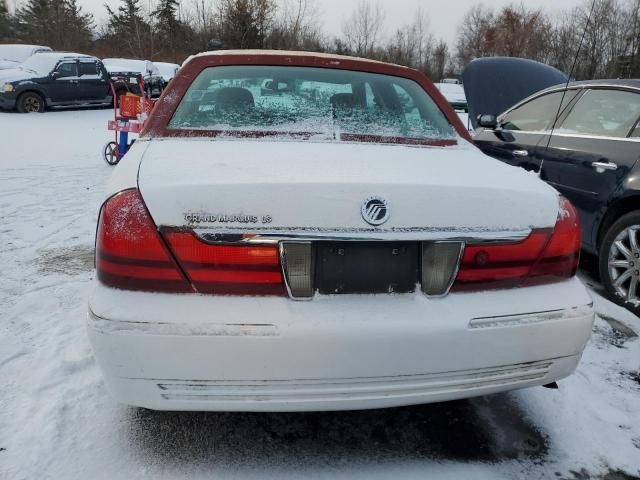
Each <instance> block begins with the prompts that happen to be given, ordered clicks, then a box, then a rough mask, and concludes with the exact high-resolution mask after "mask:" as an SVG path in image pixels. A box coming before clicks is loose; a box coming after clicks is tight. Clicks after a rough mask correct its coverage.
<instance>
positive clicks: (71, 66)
mask: <svg viewBox="0 0 640 480" xmlns="http://www.w3.org/2000/svg"><path fill="white" fill-rule="evenodd" d="M56 72H58V74H59V76H58V78H68V77H77V76H78V64H77V63H76V62H64V63H60V64H59V65H58V66H57V67H56Z"/></svg>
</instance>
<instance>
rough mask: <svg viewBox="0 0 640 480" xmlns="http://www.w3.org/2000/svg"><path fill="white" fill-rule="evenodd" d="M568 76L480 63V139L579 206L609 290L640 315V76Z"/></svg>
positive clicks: (531, 65) (474, 98)
mask: <svg viewBox="0 0 640 480" xmlns="http://www.w3.org/2000/svg"><path fill="white" fill-rule="evenodd" d="M567 80H568V79H567V77H566V76H565V75H564V74H563V73H561V72H559V71H558V70H556V69H553V68H551V67H548V66H546V65H542V64H539V63H536V62H531V61H529V60H523V59H507V58H488V59H481V60H476V61H474V62H472V63H471V64H470V65H469V66H468V67H467V69H466V71H465V74H464V85H465V89H466V93H467V99H468V102H469V110H470V117H471V119H472V122H473V123H474V127H476V132H475V136H474V139H475V142H476V145H477V146H478V147H479V148H480V149H481V150H483V151H484V152H485V153H486V154H488V155H490V156H492V157H495V158H497V159H499V160H502V161H503V162H506V163H509V164H510V165H514V166H519V167H523V168H525V169H527V170H531V171H535V172H539V174H540V177H541V178H542V179H543V180H545V181H546V182H548V183H549V184H551V185H552V186H554V187H555V188H556V189H557V190H558V191H560V192H561V193H562V194H563V195H565V196H566V197H567V198H568V199H570V200H571V202H572V203H573V204H574V205H575V206H576V208H577V209H578V212H579V214H580V219H581V222H582V239H583V249H584V250H586V251H588V252H590V253H593V254H595V255H597V256H598V257H599V269H600V277H601V280H602V283H603V285H604V286H605V288H606V290H607V292H608V293H609V294H610V295H611V296H612V297H613V298H615V299H616V300H618V301H620V302H622V303H624V304H625V305H626V306H628V307H630V308H632V309H633V310H635V311H636V312H639V311H640V165H639V164H638V160H639V159H640V80H598V81H586V82H569V83H568V84H567ZM512 105H514V106H512ZM552 129H553V135H551V134H552Z"/></svg>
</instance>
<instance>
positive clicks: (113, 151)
mask: <svg viewBox="0 0 640 480" xmlns="http://www.w3.org/2000/svg"><path fill="white" fill-rule="evenodd" d="M102 154H103V155H104V161H105V162H107V163H108V164H109V165H117V164H118V162H119V161H120V156H119V153H118V144H117V143H116V142H108V143H107V144H106V145H105V146H104V148H103V150H102Z"/></svg>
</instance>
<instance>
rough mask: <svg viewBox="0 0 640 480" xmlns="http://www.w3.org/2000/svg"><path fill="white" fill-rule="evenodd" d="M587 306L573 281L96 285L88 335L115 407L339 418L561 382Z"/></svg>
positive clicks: (584, 337) (582, 331) (578, 348)
mask: <svg viewBox="0 0 640 480" xmlns="http://www.w3.org/2000/svg"><path fill="white" fill-rule="evenodd" d="M590 304H591V300H590V298H589V296H588V294H587V293H586V291H585V289H584V287H583V286H582V285H581V284H580V282H579V281H578V280H571V281H568V282H565V283H562V284H557V285H552V286H542V287H534V288H527V289H520V290H511V291H504V292H483V293H481V294H454V295H449V296H448V297H447V298H445V299H440V300H429V299H426V298H424V297H423V296H422V295H419V294H417V295H400V296H374V297H358V296H344V297H319V298H316V299H315V300H314V301H311V302H302V303H299V302H292V301H290V300H288V299H281V298H268V299H267V298H265V299H256V298H233V297H217V298H216V297H205V296H194V295H183V296H180V295H151V294H143V293H134V292H122V291H117V290H112V289H109V288H106V287H103V286H97V287H96V289H95V291H94V293H93V295H92V298H91V301H90V315H89V324H88V331H89V335H90V338H91V342H92V344H93V346H94V351H95V353H96V357H97V359H98V361H99V363H100V365H101V367H102V369H103V372H104V373H105V378H106V381H107V384H108V386H109V388H110V390H111V392H112V393H113V395H114V396H115V397H116V399H118V400H119V401H120V402H122V403H126V404H130V405H136V406H141V407H146V408H151V409H156V410H213V411H308V410H349V409H365V408H382V407H393V406H403V405H412V404H420V403H429V402H437V401H445V400H453V399H459V398H466V397H472V396H476V395H485V394H490V393H496V392H500V391H505V390H511V389H515V388H524V387H529V386H535V385H543V384H546V383H550V382H553V381H556V380H559V379H561V378H564V377H566V376H568V375H570V374H571V373H572V372H573V371H574V370H575V368H576V366H577V364H578V362H579V360H580V357H581V355H582V351H583V350H584V347H585V345H586V343H587V341H588V339H589V338H590V335H591V328H592V325H593V318H594V314H593V310H592V308H591V306H590ZM531 312H549V313H545V314H533V315H532V314H531Z"/></svg>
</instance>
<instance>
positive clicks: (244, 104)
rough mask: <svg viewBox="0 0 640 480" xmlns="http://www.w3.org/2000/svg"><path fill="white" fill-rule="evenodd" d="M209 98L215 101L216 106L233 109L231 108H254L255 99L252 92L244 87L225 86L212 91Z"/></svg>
mask: <svg viewBox="0 0 640 480" xmlns="http://www.w3.org/2000/svg"><path fill="white" fill-rule="evenodd" d="M211 100H212V101H213V103H215V106H216V108H222V109H233V108H238V107H240V108H244V109H248V108H254V107H255V100H254V98H253V94H252V93H251V92H250V91H249V90H247V89H246V88H240V87H225V88H221V89H219V90H216V91H215V92H212V95H211Z"/></svg>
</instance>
